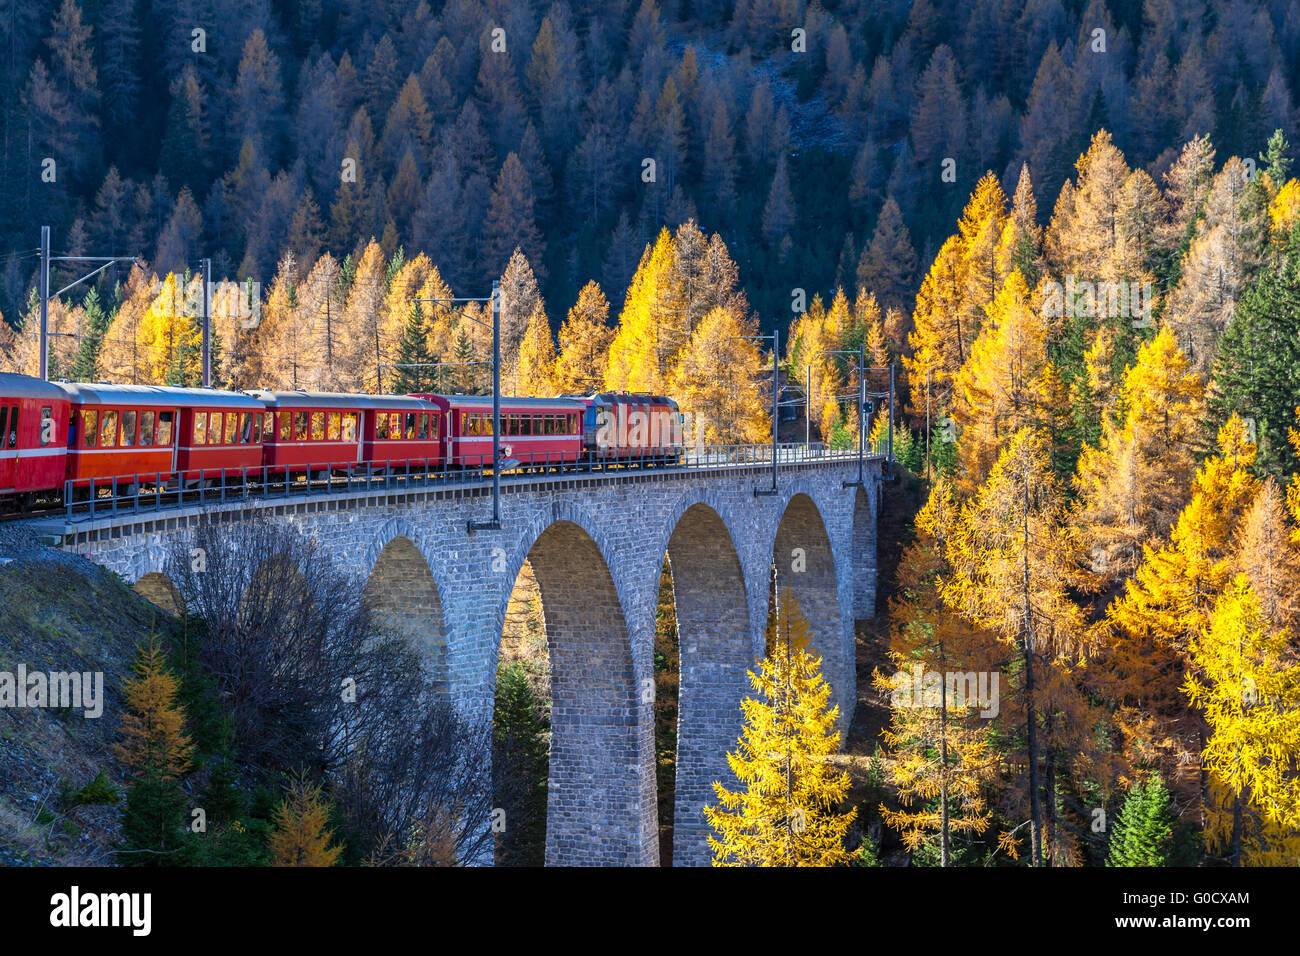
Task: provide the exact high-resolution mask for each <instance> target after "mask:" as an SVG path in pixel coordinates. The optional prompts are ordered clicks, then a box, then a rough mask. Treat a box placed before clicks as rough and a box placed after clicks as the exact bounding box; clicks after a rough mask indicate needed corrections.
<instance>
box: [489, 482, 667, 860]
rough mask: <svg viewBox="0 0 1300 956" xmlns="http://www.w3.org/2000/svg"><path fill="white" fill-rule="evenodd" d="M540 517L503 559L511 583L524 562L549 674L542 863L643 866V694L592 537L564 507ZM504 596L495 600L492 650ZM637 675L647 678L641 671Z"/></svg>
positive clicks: (647, 819)
mask: <svg viewBox="0 0 1300 956" xmlns="http://www.w3.org/2000/svg"><path fill="white" fill-rule="evenodd" d="M541 517H543V516H539V520H536V521H534V522H533V523H532V525H530V527H529V530H528V533H526V535H525V536H524V538H523V539H522V540H521V541H520V542H519V545H518V547H517V548H516V551H515V554H513V555H512V556H511V559H510V561H509V562H508V565H507V567H508V569H509V574H508V576H507V578H506V579H507V580H508V581H510V582H511V583H513V582H514V580H515V579H516V578H517V577H518V575H519V570H520V568H522V566H523V563H524V561H525V560H527V561H528V563H529V564H530V565H531V566H532V569H533V573H534V575H535V576H536V578H537V585H538V589H539V591H540V592H541V596H542V609H543V618H544V620H545V627H546V642H547V650H548V655H549V657H550V668H551V755H550V771H549V780H548V793H547V808H546V864H547V865H548V866H565V865H592V864H596V865H630V864H650V865H653V864H655V863H656V862H657V861H658V845H657V842H656V827H655V823H656V819H655V800H654V791H655V782H654V764H653V754H654V737H653V735H654V727H653V722H652V720H651V719H650V714H651V705H652V703H653V696H652V695H653V685H652V684H651V685H650V686H649V687H645V688H643V687H642V686H641V685H642V684H643V683H644V681H643V680H638V677H637V675H638V667H636V666H635V662H634V660H633V654H632V646H633V642H632V639H631V633H630V629H629V627H628V623H627V621H628V618H627V616H626V614H625V610H624V607H623V603H622V600H621V597H620V594H619V591H618V588H617V587H616V586H615V582H614V577H613V575H612V573H611V569H610V565H609V564H608V563H607V560H606V555H607V554H608V553H609V552H608V550H607V549H606V547H603V546H602V544H603V543H604V542H603V541H602V538H603V535H602V533H601V532H600V531H599V530H597V529H595V528H594V527H593V525H592V523H591V522H590V521H589V519H587V517H586V516H585V515H584V514H582V513H581V512H580V510H578V509H576V508H573V507H572V506H569V505H563V504H558V503H557V504H556V505H555V506H554V507H553V508H552V509H551V512H550V514H549V515H548V516H545V517H550V518H551V519H552V520H551V521H550V522H548V523H546V524H545V525H544V527H541V529H540V531H539V530H538V525H539V524H541V523H542V522H541V520H540V519H541ZM509 591H510V588H509V587H508V586H507V587H506V589H505V592H506V593H504V594H503V595H502V596H501V604H500V608H499V611H498V615H497V639H498V641H499V639H500V635H501V628H502V626H503V625H504V620H505V607H506V604H507V603H508V601H509ZM493 658H494V659H493V661H492V664H493V668H492V672H491V673H492V675H493V678H492V679H494V675H495V654H494V655H493ZM640 669H642V670H647V673H648V669H647V668H646V667H645V664H644V663H643V664H642V666H641V668H640Z"/></svg>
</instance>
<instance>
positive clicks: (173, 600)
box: [135, 571, 185, 617]
mask: <svg viewBox="0 0 1300 956" xmlns="http://www.w3.org/2000/svg"><path fill="white" fill-rule="evenodd" d="M135 593H136V594H138V595H140V596H141V597H142V598H144V599H145V600H146V601H148V602H149V603H150V604H152V605H153V606H154V607H156V608H158V609H159V610H162V611H166V612H167V613H168V614H170V615H172V617H179V616H180V613H181V609H182V608H183V607H184V606H185V599H184V598H182V597H181V592H180V590H179V589H178V588H177V587H176V585H175V584H174V583H173V582H172V579H171V578H169V577H168V576H167V575H165V574H163V573H162V572H161V571H150V572H148V573H147V574H145V575H144V576H143V577H141V578H140V580H139V581H136V582H135Z"/></svg>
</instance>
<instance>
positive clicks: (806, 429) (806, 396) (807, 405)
mask: <svg viewBox="0 0 1300 956" xmlns="http://www.w3.org/2000/svg"><path fill="white" fill-rule="evenodd" d="M804 371H805V372H806V373H807V379H808V381H807V382H806V383H805V384H804V389H803V444H804V450H805V453H806V452H807V448H808V446H809V445H811V444H812V362H809V363H808V365H807V367H806V368H805V369H804Z"/></svg>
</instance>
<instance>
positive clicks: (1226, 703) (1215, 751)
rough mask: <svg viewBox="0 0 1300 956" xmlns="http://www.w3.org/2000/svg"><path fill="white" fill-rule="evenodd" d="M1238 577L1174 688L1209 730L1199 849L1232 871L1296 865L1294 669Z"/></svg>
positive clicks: (1283, 635) (1299, 850)
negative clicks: (1203, 842) (1203, 845)
mask: <svg viewBox="0 0 1300 956" xmlns="http://www.w3.org/2000/svg"><path fill="white" fill-rule="evenodd" d="M1291 644H1292V638H1291V632H1290V630H1288V629H1286V628H1278V627H1275V626H1273V625H1270V623H1269V622H1268V621H1267V620H1266V619H1265V618H1264V615H1263V614H1262V613H1261V611H1260V607H1259V602H1258V601H1257V600H1256V598H1255V595H1254V592H1253V591H1252V589H1251V586H1250V581H1249V579H1248V578H1247V577H1246V575H1244V574H1238V575H1237V576H1236V577H1235V578H1234V579H1233V581H1232V583H1231V584H1230V586H1229V587H1228V589H1227V591H1226V592H1225V593H1224V595H1223V596H1222V597H1221V598H1220V599H1219V601H1218V602H1217V603H1216V605H1215V608H1214V611H1213V612H1212V613H1211V615H1210V620H1209V624H1208V626H1207V627H1206V629H1205V631H1204V632H1203V633H1202V634H1201V635H1199V636H1198V637H1196V638H1193V640H1192V643H1191V658H1192V662H1193V665H1194V671H1193V672H1192V673H1191V674H1189V675H1188V678H1187V681H1186V683H1185V684H1184V690H1185V691H1186V693H1187V696H1188V698H1189V699H1190V700H1191V702H1192V704H1193V705H1195V706H1196V707H1198V708H1200V709H1201V710H1202V711H1203V712H1204V714H1205V719H1206V721H1207V723H1208V724H1209V726H1210V736H1209V739H1208V740H1207V741H1206V743H1205V748H1204V751H1203V754H1202V757H1203V760H1204V763H1205V766H1206V768H1207V769H1208V770H1209V776H1210V783H1209V787H1208V793H1207V795H1206V796H1207V800H1206V810H1207V821H1206V826H1205V836H1206V846H1207V848H1208V849H1209V850H1210V851H1211V852H1216V853H1220V854H1222V855H1225V856H1226V857H1227V858H1228V859H1229V861H1230V862H1231V863H1232V864H1233V865H1234V866H1242V865H1256V866H1268V865H1274V866H1276V865H1291V866H1294V865H1296V864H1297V863H1300V664H1297V663H1296V662H1295V658H1294V650H1293V648H1292V646H1291Z"/></svg>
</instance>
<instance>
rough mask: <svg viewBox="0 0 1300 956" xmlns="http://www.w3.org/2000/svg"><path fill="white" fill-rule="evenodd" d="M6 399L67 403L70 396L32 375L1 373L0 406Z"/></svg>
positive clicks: (57, 387)
mask: <svg viewBox="0 0 1300 956" xmlns="http://www.w3.org/2000/svg"><path fill="white" fill-rule="evenodd" d="M6 398H37V399H41V398H44V399H50V400H53V401H66V400H67V398H68V396H67V393H65V392H64V391H63V389H61V388H59V386H57V385H54V384H52V383H50V382H42V381H41V380H40V379H39V378H33V377H32V376H30V375H19V374H17V373H16V372H0V405H3V404H4V400H5V399H6Z"/></svg>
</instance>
